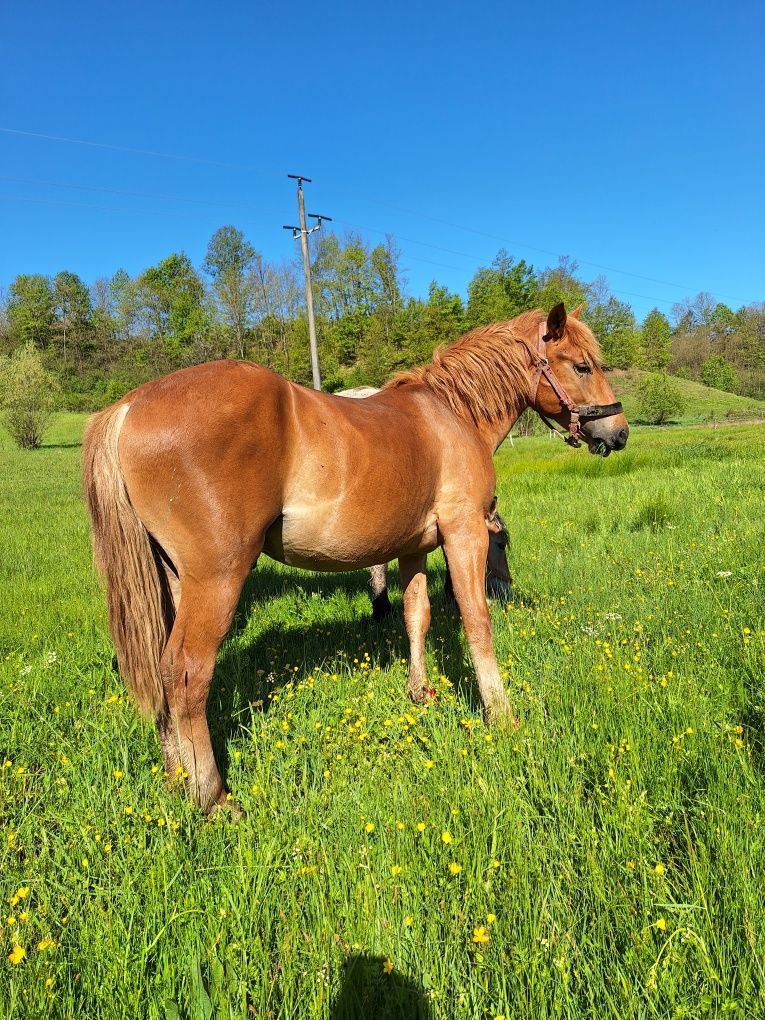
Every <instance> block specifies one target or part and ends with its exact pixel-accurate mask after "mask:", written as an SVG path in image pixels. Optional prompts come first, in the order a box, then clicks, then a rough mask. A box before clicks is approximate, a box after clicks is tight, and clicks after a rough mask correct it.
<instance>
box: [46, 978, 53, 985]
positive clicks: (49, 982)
mask: <svg viewBox="0 0 765 1020" xmlns="http://www.w3.org/2000/svg"><path fill="white" fill-rule="evenodd" d="M45 987H46V988H52V987H53V978H52V977H49V978H46V979H45Z"/></svg>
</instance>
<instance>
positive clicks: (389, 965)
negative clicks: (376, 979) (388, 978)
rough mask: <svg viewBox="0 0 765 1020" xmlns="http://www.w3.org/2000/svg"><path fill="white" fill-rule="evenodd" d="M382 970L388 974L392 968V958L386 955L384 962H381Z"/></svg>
mask: <svg viewBox="0 0 765 1020" xmlns="http://www.w3.org/2000/svg"><path fill="white" fill-rule="evenodd" d="M383 970H384V971H385V973H386V974H390V973H391V972H392V970H393V960H391V959H390V957H386V960H385V963H384V964H383Z"/></svg>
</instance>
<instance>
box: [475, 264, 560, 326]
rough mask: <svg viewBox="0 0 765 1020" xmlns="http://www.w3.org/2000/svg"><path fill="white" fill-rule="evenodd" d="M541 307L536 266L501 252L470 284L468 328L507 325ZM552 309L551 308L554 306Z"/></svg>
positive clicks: (479, 271) (477, 273)
mask: <svg viewBox="0 0 765 1020" xmlns="http://www.w3.org/2000/svg"><path fill="white" fill-rule="evenodd" d="M538 303H539V285H538V281H537V278H536V276H535V274H534V268H533V266H530V265H529V264H528V263H527V262H525V261H524V260H523V259H521V260H520V261H519V262H516V261H515V259H514V258H513V257H512V256H511V255H508V253H507V252H506V251H505V250H504V249H501V250H500V251H499V252H498V253H497V257H496V258H495V259H494V261H493V262H492V264H491V267H490V268H488V269H486V268H484V269H479V270H478V271H477V272H476V274H475V275H474V276H473V278H472V280H471V281H470V283H469V284H468V303H467V312H466V313H465V327H466V328H467V329H474V328H475V327H476V326H485V325H487V324H488V323H490V322H504V321H505V320H506V319H512V318H513V317H514V316H516V315H519V314H520V313H521V312H525V311H528V310H529V309H531V308H535V307H536V305H537V304H538ZM551 307H552V306H551Z"/></svg>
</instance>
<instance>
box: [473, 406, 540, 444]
mask: <svg viewBox="0 0 765 1020" xmlns="http://www.w3.org/2000/svg"><path fill="white" fill-rule="evenodd" d="M527 406H528V404H527V402H526V401H525V400H524V401H523V402H522V403H521V404H520V405H519V406H517V407H515V408H513V410H512V411H510V412H509V413H508V414H507V416H506V417H504V418H502V419H501V420H500V421H494V422H491V423H490V424H487V423H482V424H481V425H479V426H478V430H479V432H480V433H481V438H482V439H483V441H484V442H485V443H486V445H487V446H488V447H489V448H490V449H491V452H492V454H494V453H495V452H496V451H497V450H498V449H499V447H500V446H501V445H502V443H504V441H505V440H506V439H507V437H508V435H509V434H510V430H511V429H512V427H513V425H515V423H516V422H517V421H518V419H519V418H520V416H521V414H523V412H524V411H525V410H526V408H527Z"/></svg>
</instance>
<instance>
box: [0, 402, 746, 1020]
mask: <svg viewBox="0 0 765 1020" xmlns="http://www.w3.org/2000/svg"><path fill="white" fill-rule="evenodd" d="M82 421H83V419H82V417H80V416H74V415H72V416H68V417H67V418H65V419H62V420H61V421H60V422H59V423H58V425H57V428H56V431H55V433H52V436H53V438H52V439H51V440H50V442H51V444H52V445H50V446H48V447H46V448H44V449H41V450H39V451H36V452H32V453H22V452H20V451H16V450H14V449H12V448H11V446H10V443H9V442H8V441H7V439H4V438H3V437H0V534H1V535H2V557H0V591H2V602H1V603H0V605H1V606H2V609H1V610H0V662H1V663H2V666H1V667H0V895H1V896H2V899H3V911H2V913H1V914H0V928H1V932H2V933H1V934H0V1016H2V1017H3V1018H4V1020H21V1018H24V1020H30V1018H37V1017H56V1018H58V1017H61V1018H65V1017H76V1018H92V1017H99V1018H100V1017H104V1018H110V1020H112V1018H123V1017H124V1018H126V1020H127V1018H130V1020H135V1018H140V1017H152V1018H155V1017H156V1018H162V1020H165V1018H167V1020H176V1018H185V1020H198V1018H208V1017H215V1018H228V1017H231V1018H240V1017H242V1018H245V1017H249V1016H253V1017H257V1018H266V1017H272V1018H276V1017H279V1018H281V1017H285V1018H286V1017H296V1018H303V1017H305V1018H314V1017H317V1018H319V1017H333V1018H340V1017H346V1016H363V1017H368V1018H371V1020H374V1018H377V1017H380V1018H383V1017H401V1018H414V1017H428V1018H431V1020H436V1018H438V1020H441V1018H444V1020H447V1018H448V1020H453V1018H455V1020H475V1018H484V1017H489V1018H493V1017H497V1016H500V1015H504V1016H505V1017H508V1018H510V1017H512V1018H516V1017H518V1018H525V1017H531V1018H534V1020H536V1018H545V1017H570V1018H578V1017H590V1016H597V1017H613V1018H620V1020H621V1018H649V1017H667V1018H670V1017H672V1018H676V1017H693V1018H698V1017H707V1016H708V1017H718V1016H726V1017H727V1016H731V1017H736V1016H739V1017H747V1018H749V1017H758V1016H765V963H764V962H763V961H765V897H764V896H763V873H764V871H765V836H764V835H763V832H764V829H763V812H764V809H765V775H764V772H763V770H764V769H765V729H764V724H765V692H764V691H763V643H764V631H765V621H764V620H763V605H764V604H765V600H764V599H763V588H764V587H765V554H764V553H763V548H764V544H763V538H764V537H765V536H764V535H763V523H762V521H763V517H762V507H763V503H764V501H765V471H764V470H763V468H764V467H765V464H764V461H765V455H764V452H763V439H764V438H765V429H763V427H760V426H740V427H724V428H716V429H699V428H695V429H691V430H688V429H675V430H667V431H652V430H649V429H640V430H637V431H636V433H635V434H634V435H633V437H632V438H631V439H630V443H629V447H628V449H627V451H626V452H624V453H622V454H619V455H616V456H612V457H610V458H609V459H608V460H606V461H601V460H598V459H596V458H594V457H590V456H589V455H588V454H586V452H584V451H579V452H578V453H575V452H573V451H571V450H569V449H568V448H567V447H565V446H564V445H563V444H562V443H560V442H557V441H553V440H549V439H529V440H520V441H516V444H515V447H514V448H512V449H511V448H509V447H506V448H503V449H502V450H501V451H500V454H499V455H498V457H497V467H498V475H499V481H498V490H499V497H500V508H501V510H502V513H503V514H504V516H505V517H506V518H507V520H508V524H509V528H510V533H511V539H512V547H511V551H510V562H511V568H512V572H513V575H514V578H515V582H516V586H517V593H518V594H517V599H516V601H514V602H512V603H510V604H508V605H507V606H502V605H500V604H498V603H494V604H493V606H492V616H493V621H494V630H495V638H496V646H497V652H498V656H499V659H500V662H501V664H502V666H503V670H504V672H505V675H506V682H507V686H508V689H509V692H510V694H511V697H512V699H513V701H514V703H515V705H516V706H517V708H518V710H519V713H520V716H521V720H522V722H521V726H520V728H519V729H518V730H517V731H516V732H510V733H502V732H494V733H490V732H488V731H487V730H486V728H485V727H484V726H483V724H482V722H481V718H480V712H479V710H478V707H477V703H476V696H475V692H474V689H473V686H472V680H471V677H472V670H471V668H470V666H469V662H468V659H467V655H466V650H465V646H464V641H463V639H462V638H461V635H460V632H459V627H458V623H457V621H456V620H455V618H454V617H453V616H452V615H451V614H450V613H449V612H448V611H447V610H446V609H445V607H444V603H443V598H442V592H441V587H442V580H443V578H442V568H441V566H440V554H436V555H434V556H433V557H432V558H431V559H432V575H431V576H432V584H431V597H432V603H433V610H434V612H433V627H432V630H431V634H430V638H429V659H428V661H429V667H430V668H431V669H432V675H433V686H434V687H435V688H436V690H437V692H438V694H437V699H436V702H435V704H434V705H433V706H432V707H431V708H430V709H428V710H427V711H421V710H419V709H413V708H412V707H411V706H410V705H409V703H408V702H407V700H406V697H405V684H406V681H405V676H406V669H405V665H404V664H403V662H402V660H403V659H405V658H406V655H407V643H406V639H405V635H404V631H403V626H402V623H401V621H400V595H398V593H397V591H394V602H395V606H396V609H397V618H396V620H395V621H394V622H393V623H392V624H391V625H390V626H388V627H386V628H382V629H377V628H375V627H374V626H373V625H371V624H370V623H369V622H368V620H367V617H368V614H369V607H368V600H367V596H366V592H365V588H366V582H365V578H364V576H363V575H361V574H358V575H347V576H339V577H335V576H319V575H311V574H306V573H301V572H298V571H293V570H288V569H286V568H281V567H277V566H275V565H273V564H270V563H268V562H265V563H264V565H263V569H259V570H258V572H256V573H255V574H254V575H253V578H252V580H251V582H250V583H249V584H248V587H247V590H246V592H245V595H244V598H243V601H242V605H241V607H240V612H239V615H238V617H237V621H236V624H235V628H234V631H233V633H232V635H231V636H230V637H229V638H228V640H227V641H226V643H225V645H224V647H223V649H222V650H221V655H220V659H219V665H218V671H217V674H216V676H217V679H216V683H215V686H214V690H213V694H212V696H211V704H210V715H211V718H212V720H213V729H214V738H215V741H216V743H217V745H218V747H219V753H220V755H221V757H222V758H224V759H225V760H226V763H227V770H228V776H229V781H230V784H231V786H232V789H233V791H234V793H235V795H236V797H237V798H238V799H239V800H240V801H241V803H242V804H243V805H244V807H245V808H246V810H247V817H246V819H245V820H244V821H243V822H241V823H239V824H236V825H232V824H230V823H229V822H228V821H227V820H226V819H225V818H216V819H214V820H213V821H206V820H205V819H203V818H202V817H201V816H200V815H199V814H197V813H196V812H195V811H193V810H192V809H191V808H190V807H189V805H188V804H187V803H186V801H185V800H184V799H183V798H182V797H181V796H180V795H179V794H177V793H175V792H173V791H171V790H168V789H167V788H166V786H165V783H164V782H163V778H162V773H161V770H160V769H159V764H160V760H161V759H160V755H159V750H158V747H157V742H156V739H155V737H154V734H153V732H152V730H151V728H150V727H149V726H147V725H146V724H145V723H143V722H141V721H139V720H138V718H137V717H136V715H135V713H134V712H133V710H132V708H131V706H130V704H129V703H128V702H127V700H126V698H125V695H124V693H123V689H122V686H121V683H120V680H119V678H118V676H117V675H116V674H115V673H114V671H113V670H112V666H111V662H112V648H111V645H110V642H109V638H108V634H107V631H106V621H105V610H104V603H103V597H102V595H101V593H100V591H99V588H98V584H97V582H96V580H95V578H94V575H93V572H92V568H91V566H90V551H89V542H88V532H87V525H86V520H85V514H84V510H83V506H82V502H81V499H80V492H79V460H80V450H79V449H78V447H77V446H76V445H72V444H76V443H77V442H78V438H79V435H80V432H81V428H82ZM392 583H393V586H394V587H395V585H396V577H395V573H394V575H393V581H392ZM443 833H448V834H449V836H450V840H449V841H448V842H446V841H445V840H444V836H443V835H442V834H443ZM450 864H453V865H456V866H459V870H458V868H457V867H454V868H452V869H451V870H450V867H449V866H450ZM397 869H401V870H400V871H398V870H397ZM454 872H457V873H454ZM24 890H28V892H27V893H26V895H24V896H21V893H22V892H23V891H24ZM490 916H492V917H493V918H494V919H493V920H491V921H489V917H490ZM482 929H483V930H482ZM486 938H488V941H484V939H486ZM476 939H477V940H478V941H476ZM46 940H50V942H52V944H47V943H46ZM40 945H42V946H43V947H44V948H42V949H40V948H38V946H40ZM14 946H19V947H20V948H21V949H24V950H25V952H26V955H25V956H24V958H23V959H22V960H21V962H20V963H18V964H17V965H14V964H13V963H11V962H10V960H8V959H7V957H8V956H9V955H11V954H12V953H13V951H14ZM17 955H18V952H17ZM386 960H390V961H391V962H392V964H393V970H392V972H391V973H390V974H386V973H385V968H384V964H385V961H386ZM354 1004H356V1005H354Z"/></svg>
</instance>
